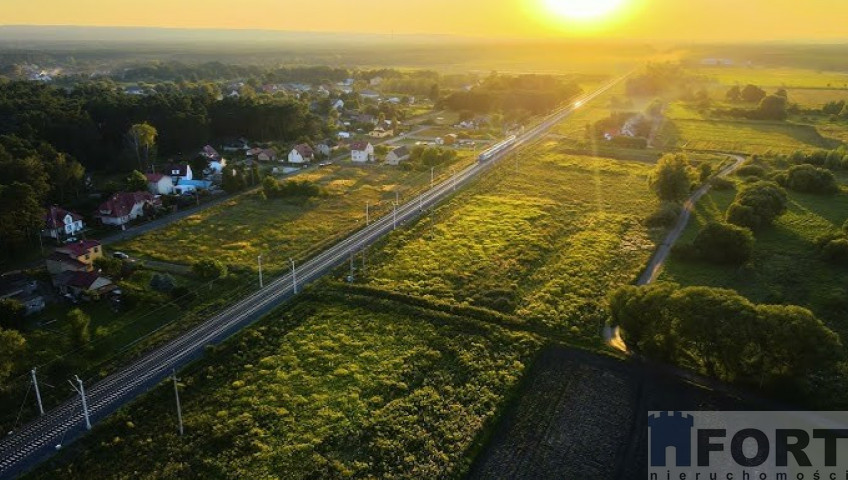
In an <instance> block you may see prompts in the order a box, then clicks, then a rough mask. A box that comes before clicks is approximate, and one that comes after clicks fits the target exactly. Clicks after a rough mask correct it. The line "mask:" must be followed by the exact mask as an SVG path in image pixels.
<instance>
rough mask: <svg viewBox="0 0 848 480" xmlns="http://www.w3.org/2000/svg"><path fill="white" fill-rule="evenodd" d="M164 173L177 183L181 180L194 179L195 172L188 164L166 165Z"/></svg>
mask: <svg viewBox="0 0 848 480" xmlns="http://www.w3.org/2000/svg"><path fill="white" fill-rule="evenodd" d="M163 173H164V174H165V175H168V176H170V177H171V179H172V180H173V181H174V184H175V185H176V184H177V183H178V182H179V181H180V180H194V173H193V172H192V171H191V167H190V166H189V165H188V164H181V165H166V166H165V168H164V169H163Z"/></svg>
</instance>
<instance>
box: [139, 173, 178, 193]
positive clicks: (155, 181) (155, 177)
mask: <svg viewBox="0 0 848 480" xmlns="http://www.w3.org/2000/svg"><path fill="white" fill-rule="evenodd" d="M145 177H147V189H148V190H149V191H150V193H152V194H153V195H170V194H172V193H174V179H173V178H171V176H170V175H165V174H164V173H148V174H147V175H145Z"/></svg>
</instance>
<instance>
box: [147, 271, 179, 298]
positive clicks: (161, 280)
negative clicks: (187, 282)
mask: <svg viewBox="0 0 848 480" xmlns="http://www.w3.org/2000/svg"><path fill="white" fill-rule="evenodd" d="M150 288H152V289H153V290H155V291H157V292H162V293H168V292H171V291H173V290H174V289H175V288H177V282H176V281H175V280H174V277H172V276H171V275H168V274H167V273H157V274H155V275H153V278H151V279H150Z"/></svg>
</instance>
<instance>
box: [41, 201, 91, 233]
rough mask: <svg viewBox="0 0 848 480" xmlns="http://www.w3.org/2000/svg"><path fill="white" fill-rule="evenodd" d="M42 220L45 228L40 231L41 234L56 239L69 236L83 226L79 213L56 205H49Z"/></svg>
mask: <svg viewBox="0 0 848 480" xmlns="http://www.w3.org/2000/svg"><path fill="white" fill-rule="evenodd" d="M44 220H45V223H46V224H47V228H45V229H44V230H43V231H42V232H41V235H42V236H43V237H50V238H52V239H55V240H56V241H63V240H65V239H68V238H71V237H73V236H75V235H76V234H77V233H79V232H81V231H82V230H83V228H85V224H84V223H83V221H82V216H81V215H79V214H77V213H74V212H69V211H68V210H65V209H63V208H59V207H57V206H52V207H50V210H48V211H47V215H46V216H45V218H44Z"/></svg>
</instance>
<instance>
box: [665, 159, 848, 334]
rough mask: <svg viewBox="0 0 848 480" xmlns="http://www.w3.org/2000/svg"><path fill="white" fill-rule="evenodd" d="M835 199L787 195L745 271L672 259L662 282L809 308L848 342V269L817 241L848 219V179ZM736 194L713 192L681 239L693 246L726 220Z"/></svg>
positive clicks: (761, 235)
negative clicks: (826, 255) (707, 228)
mask: <svg viewBox="0 0 848 480" xmlns="http://www.w3.org/2000/svg"><path fill="white" fill-rule="evenodd" d="M840 180H841V182H842V184H843V188H842V192H841V193H839V194H836V195H813V194H802V193H796V192H792V191H788V192H787V193H788V194H789V205H788V211H787V212H786V213H785V214H784V215H783V216H781V217H779V218H778V219H777V221H776V222H775V224H774V225H773V226H772V227H770V228H767V229H765V230H763V231H761V232H757V233H756V234H755V237H756V243H755V246H754V257H753V259H752V261H750V262H749V263H748V264H746V265H745V266H742V267H729V266H718V265H711V264H705V263H701V262H690V261H683V260H680V259H676V258H675V257H674V256H672V257H671V258H670V260H669V262H668V264H667V265H666V267H665V270H664V271H663V272H662V275H661V277H660V280H661V281H672V282H677V283H680V284H682V285H706V286H715V287H726V288H732V289H734V290H737V291H738V292H739V293H741V294H742V295H744V296H746V297H748V298H750V299H751V300H752V301H754V302H755V303H776V304H794V305H802V306H805V307H808V308H810V309H811V310H813V312H814V313H816V314H817V315H818V316H819V317H820V318H822V319H824V320H825V321H826V322H827V323H828V324H829V326H830V327H831V328H833V329H834V330H835V331H837V332H838V333H840V334H841V335H842V337H843V338H848V322H846V320H845V314H846V313H848V305H846V304H845V301H844V298H845V295H846V293H848V271H846V269H845V268H844V267H841V266H837V265H834V264H831V263H829V262H827V261H825V260H824V259H822V257H821V255H820V253H819V248H818V246H817V245H816V243H815V242H816V240H817V239H818V238H819V237H821V236H823V235H825V234H828V233H831V232H833V231H834V230H838V229H839V228H841V226H842V224H843V222H845V221H846V219H848V191H846V188H845V187H844V185H845V184H846V183H848V177H846V176H845V175H842V176H841V178H840ZM735 194H736V192H735V191H713V192H711V193H710V194H709V195H707V196H706V197H704V198H703V199H702V200H701V202H700V203H699V204H698V205H697V207H696V210H695V214H694V215H693V220H692V222H691V223H690V224H689V227H688V228H687V229H686V231H685V232H684V235H683V237H681V240H680V241H681V242H682V243H686V242H691V241H692V240H693V239H694V237H695V235H696V234H697V232H698V231H699V230H700V229H701V228H702V227H703V226H704V225H705V224H706V223H707V222H710V221H716V220H723V219H724V217H725V212H726V211H727V208H728V207H729V206H730V204H731V203H732V202H733V199H734V197H735Z"/></svg>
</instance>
